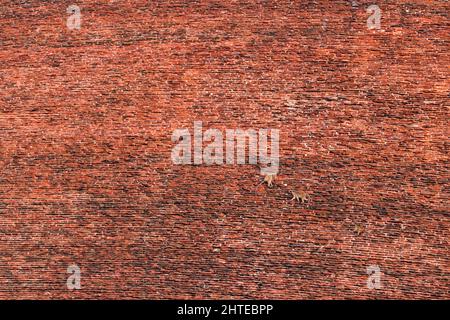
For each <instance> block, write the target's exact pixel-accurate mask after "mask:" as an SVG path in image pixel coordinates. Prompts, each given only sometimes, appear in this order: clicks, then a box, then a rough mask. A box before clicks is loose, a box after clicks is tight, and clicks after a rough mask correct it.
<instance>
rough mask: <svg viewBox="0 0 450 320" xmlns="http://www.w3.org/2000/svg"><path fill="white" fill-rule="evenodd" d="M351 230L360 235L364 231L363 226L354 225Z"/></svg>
mask: <svg viewBox="0 0 450 320" xmlns="http://www.w3.org/2000/svg"><path fill="white" fill-rule="evenodd" d="M353 231H354V232H355V233H356V234H357V235H358V236H360V235H361V234H362V233H363V232H364V227H363V226H358V225H356V226H355V228H354V229H353Z"/></svg>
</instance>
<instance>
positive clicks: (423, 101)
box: [0, 0, 450, 299]
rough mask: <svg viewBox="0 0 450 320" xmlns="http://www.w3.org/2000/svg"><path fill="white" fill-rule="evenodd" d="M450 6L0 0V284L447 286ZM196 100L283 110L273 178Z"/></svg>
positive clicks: (153, 290)
mask: <svg viewBox="0 0 450 320" xmlns="http://www.w3.org/2000/svg"><path fill="white" fill-rule="evenodd" d="M352 2H353V5H352ZM374 3H375V4H377V5H379V6H380V8H381V10H382V19H381V27H382V30H368V29H367V26H366V20H367V18H368V16H369V14H368V13H367V12H366V8H367V7H368V5H370V4H374ZM71 4H77V5H79V6H80V7H81V13H82V26H81V30H69V29H68V28H67V27H66V18H67V16H68V14H67V13H66V8H67V6H68V5H71ZM449 9H450V5H449V3H448V1H444V0H441V1H412V0H411V1H403V0H402V1H378V0H376V1H370V2H369V1H331V0H330V1H286V0H282V1H268V0H267V1H231V0H230V1H224V0H216V1H206V0H205V1H203V0H202V1H181V0H176V1H175V0H172V1H143V0H138V1H121V0H116V1H106V0H105V1H95V2H94V1H77V2H74V1H37V0H33V1H4V0H2V1H0V132H1V140H0V168H1V174H0V252H1V255H0V298H38V299H41V298H68V299H71V298H156V299H160V298H277V299H279V298H285V299H302V298H313V299H316V298H320V299H324V298H332V299H336V298H357V299H368V298H402V299H403V298H446V299H448V298H450V293H449V291H450V279H449V274H450V263H449V249H448V246H449V227H450V221H449V203H448V198H449V171H448V170H449V157H448V153H449V142H448V137H449V131H448V116H449V113H448V111H449V110H448V107H449V81H448V67H449V63H450V60H449V55H448V51H449V40H450V37H449V20H448V18H449V12H450V11H449ZM193 121H203V126H204V128H219V129H223V130H225V128H229V129H233V128H279V129H280V130H281V146H280V153H281V167H280V174H279V177H278V179H277V180H276V181H275V182H276V184H275V186H274V187H273V188H271V189H269V188H267V186H263V185H260V186H259V187H257V185H258V184H259V183H260V182H261V176H260V174H259V170H258V169H257V168H256V167H255V166H254V165H241V166H209V167H208V166H205V165H196V166H194V165H192V166H175V165H173V164H172V162H171V159H170V152H171V149H172V147H173V145H174V144H173V143H172V142H171V134H172V131H173V130H174V129H176V128H189V129H192V126H193ZM294 188H295V189H299V190H306V191H308V192H309V194H310V198H311V199H310V201H309V202H308V203H305V204H301V203H294V202H292V201H290V194H289V190H290V189H294ZM72 263H76V264H78V265H79V266H80V267H81V272H82V289H81V290H78V291H77V290H76V291H69V290H67V288H66V278H67V276H68V275H67V274H66V268H67V266H68V265H70V264H72ZM369 265H379V266H380V268H381V271H382V273H383V274H382V278H381V281H382V286H383V287H382V289H380V290H370V289H368V288H367V286H366V279H367V274H366V268H367V267H368V266H369Z"/></svg>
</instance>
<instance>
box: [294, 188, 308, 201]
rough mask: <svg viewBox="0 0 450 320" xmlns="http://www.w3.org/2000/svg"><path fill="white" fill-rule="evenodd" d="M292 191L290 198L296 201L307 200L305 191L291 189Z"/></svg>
mask: <svg viewBox="0 0 450 320" xmlns="http://www.w3.org/2000/svg"><path fill="white" fill-rule="evenodd" d="M291 193H292V199H291V201H292V200H295V201H298V202H300V201H301V202H302V203H305V202H306V201H308V200H309V196H308V194H307V193H306V192H303V191H300V192H295V191H291Z"/></svg>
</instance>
